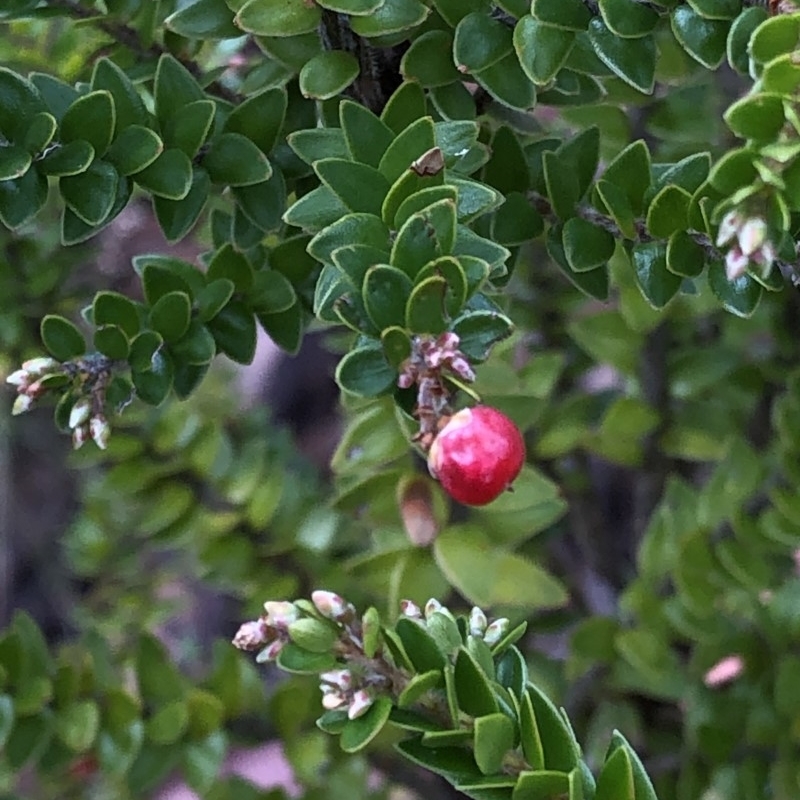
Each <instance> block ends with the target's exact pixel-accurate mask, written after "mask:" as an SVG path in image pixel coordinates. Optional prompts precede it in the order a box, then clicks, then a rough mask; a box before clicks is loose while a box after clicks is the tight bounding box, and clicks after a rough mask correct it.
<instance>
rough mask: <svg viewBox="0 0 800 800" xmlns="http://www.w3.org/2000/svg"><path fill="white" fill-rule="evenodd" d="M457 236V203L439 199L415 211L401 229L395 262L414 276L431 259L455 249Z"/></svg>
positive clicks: (392, 259) (394, 253)
mask: <svg viewBox="0 0 800 800" xmlns="http://www.w3.org/2000/svg"><path fill="white" fill-rule="evenodd" d="M455 236H456V205H455V203H453V201H452V200H449V199H444V200H439V201H437V202H435V203H433V204H432V205H430V206H428V207H427V208H425V209H423V210H422V211H419V212H417V213H416V214H413V215H412V216H411V217H409V219H408V220H407V221H406V222H405V223H404V225H403V227H402V228H400V230H399V231H398V233H397V236H396V238H395V240H394V244H393V245H392V255H391V259H390V261H391V264H392V266H395V267H398V268H399V269H402V270H403V271H404V272H405V273H406V274H408V275H409V276H410V277H411V278H412V279H413V278H415V277H416V275H417V274H418V273H419V271H420V269H422V267H423V266H424V265H425V264H426V263H427V262H428V261H432V260H434V259H436V258H439V257H440V256H444V255H449V254H450V253H451V252H452V251H453V246H454V243H455Z"/></svg>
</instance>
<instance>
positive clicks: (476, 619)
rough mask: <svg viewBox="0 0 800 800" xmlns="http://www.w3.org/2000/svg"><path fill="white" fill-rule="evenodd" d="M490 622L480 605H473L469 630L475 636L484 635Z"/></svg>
mask: <svg viewBox="0 0 800 800" xmlns="http://www.w3.org/2000/svg"><path fill="white" fill-rule="evenodd" d="M488 624H489V620H487V619H486V614H484V613H483V610H482V609H480V608H478V606H473V608H472V611H470V612H469V632H470V633H471V634H472V635H473V636H483V634H484V633H485V631H486V626H487V625H488Z"/></svg>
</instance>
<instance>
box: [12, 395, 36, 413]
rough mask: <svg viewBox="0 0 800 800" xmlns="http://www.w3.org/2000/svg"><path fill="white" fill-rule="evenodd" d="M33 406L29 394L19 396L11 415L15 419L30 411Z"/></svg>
mask: <svg viewBox="0 0 800 800" xmlns="http://www.w3.org/2000/svg"><path fill="white" fill-rule="evenodd" d="M32 405H33V398H32V397H29V396H28V395H27V394H18V395H17V398H16V400H14V405H13V406H11V414H12V415H13V416H15V417H16V416H18V415H19V414H24V413H25V412H26V411H30V409H31V406H32Z"/></svg>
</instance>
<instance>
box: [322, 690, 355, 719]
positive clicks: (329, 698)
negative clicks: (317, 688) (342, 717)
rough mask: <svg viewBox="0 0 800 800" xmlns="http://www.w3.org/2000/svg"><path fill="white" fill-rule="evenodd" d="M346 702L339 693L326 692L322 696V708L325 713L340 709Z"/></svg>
mask: <svg viewBox="0 0 800 800" xmlns="http://www.w3.org/2000/svg"><path fill="white" fill-rule="evenodd" d="M346 702H347V699H346V698H345V697H344V696H342V695H341V694H340V693H339V692H328V693H325V694H323V695H322V707H323V708H324V709H325V710H326V711H334V710H335V709H337V708H341V707H342V706H343V705H344V704H345V703H346ZM351 719H352V717H351Z"/></svg>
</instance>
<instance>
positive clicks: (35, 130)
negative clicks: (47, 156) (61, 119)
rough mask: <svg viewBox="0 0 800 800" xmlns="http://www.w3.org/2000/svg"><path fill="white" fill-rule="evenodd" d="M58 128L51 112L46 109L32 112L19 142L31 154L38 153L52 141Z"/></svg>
mask: <svg viewBox="0 0 800 800" xmlns="http://www.w3.org/2000/svg"><path fill="white" fill-rule="evenodd" d="M57 129H58V122H57V121H56V118H55V117H54V116H53V115H52V114H48V113H47V112H46V111H40V112H39V113H38V114H34V115H33V117H31V120H30V122H29V123H28V127H27V130H26V131H25V137H24V138H23V139H22V141H21V142H20V144H21V145H22V146H23V147H24V148H25V149H26V150H27V151H28V152H29V153H30V154H31V155H32V156H37V155H40V154H41V153H42V152H43V151H44V149H45V148H46V147H47V145H48V144H50V142H51V141H53V136H55V133H56V130H57Z"/></svg>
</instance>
